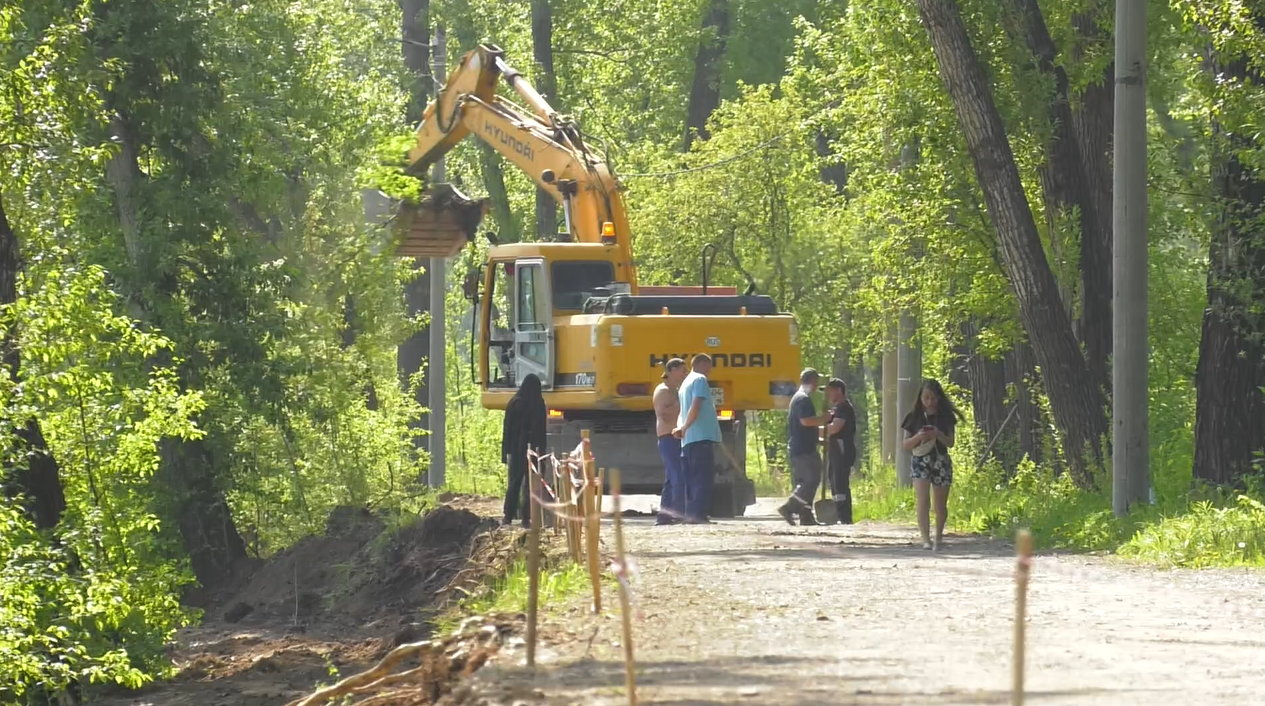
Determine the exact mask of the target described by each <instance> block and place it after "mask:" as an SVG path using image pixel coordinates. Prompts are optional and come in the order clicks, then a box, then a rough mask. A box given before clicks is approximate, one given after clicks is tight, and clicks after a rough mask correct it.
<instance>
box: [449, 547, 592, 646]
mask: <svg viewBox="0 0 1265 706" xmlns="http://www.w3.org/2000/svg"><path fill="white" fill-rule="evenodd" d="M542 560H543V557H542ZM542 563H549V564H553V565H551V566H542V567H541V570H540V610H541V612H542V613H544V612H547V611H548V610H549V609H550V608H551V607H555V606H560V605H563V604H565V603H566V602H567V601H568V600H570V599H571V598H572V597H573V596H576V595H579V594H581V593H587V592H589V591H591V590H592V589H591V587H590V585H589V572H588V569H587V568H586V567H585V566H584V565H583V564H577V563H574V562H572V561H571V560H570V559H566V558H564V559H560V560H559V561H557V562H556V563H554V562H544V561H542ZM603 579H605V575H603ZM527 585H528V576H527V560H526V559H525V558H520V559H519V560H517V561H515V562H514V564H513V565H511V566H510V570H509V571H508V572H507V573H506V574H504V575H503V576H498V577H496V578H494V579H492V580H491V581H490V582H489V584H488V586H487V590H485V591H482V592H480V593H477V594H475V595H471V596H468V597H466V598H463V599H461V600H460V601H458V604H457V607H456V608H455V609H454V610H452V611H451V612H450V613H449V614H448V615H446V616H444V617H443V618H441V619H440V620H439V621H437V626H438V627H439V629H440V630H441V631H450V630H452V629H454V628H456V627H457V626H458V625H459V624H460V623H461V620H462V619H463V618H465V617H466V616H470V615H484V614H487V613H524V612H526V611H527Z"/></svg>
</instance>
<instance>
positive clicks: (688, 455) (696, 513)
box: [681, 441, 716, 522]
mask: <svg viewBox="0 0 1265 706" xmlns="http://www.w3.org/2000/svg"><path fill="white" fill-rule="evenodd" d="M715 446H716V444H715V442H712V441H695V442H694V443H692V444H686V445H685V446H683V447H682V448H681V462H682V463H681V466H682V477H683V478H684V479H685V515H686V518H687V521H689V522H699V521H702V520H706V519H707V516H708V515H709V514H710V513H711V509H712V484H713V483H714V482H715V478H716V456H715V454H716V448H715Z"/></svg>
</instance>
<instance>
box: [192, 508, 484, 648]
mask: <svg viewBox="0 0 1265 706" xmlns="http://www.w3.org/2000/svg"><path fill="white" fill-rule="evenodd" d="M491 527H495V522H492V521H490V520H486V519H482V518H480V517H479V516H478V515H475V514H474V513H472V512H469V511H468V510H458V509H454V508H451V507H448V506H446V505H441V506H439V507H437V508H435V509H434V510H432V511H430V512H428V513H427V514H426V515H425V516H423V517H421V518H419V519H418V520H416V521H415V522H413V523H411V524H409V525H406V526H404V527H402V528H400V529H399V530H398V531H392V530H388V529H387V527H386V525H385V524H384V523H383V522H382V520H381V519H379V518H378V517H376V516H375V515H374V514H373V513H371V512H370V511H368V510H366V509H364V508H350V507H340V508H336V509H335V510H334V511H333V512H332V513H331V514H330V517H329V520H328V521H327V522H326V531H325V534H324V536H320V537H308V538H306V539H303V540H300V541H299V542H298V543H296V544H295V545H294V546H292V547H290V548H289V549H287V550H285V551H283V552H280V553H278V554H277V555H276V556H274V557H272V558H271V559H269V560H268V561H267V562H265V563H263V565H262V566H260V567H259V568H258V569H257V570H256V571H255V572H254V574H253V575H252V576H251V577H250V579H249V580H248V581H246V582H245V585H244V586H243V587H242V588H241V589H240V590H238V591H236V592H234V593H233V594H232V596H231V598H228V599H227V600H224V601H222V602H220V604H219V605H220V606H222V608H221V609H220V610H219V611H218V613H217V614H216V617H218V618H220V619H221V620H222V621H224V622H226V623H239V622H240V623H241V624H243V625H260V624H267V623H277V622H285V623H288V624H290V625H296V626H299V625H304V624H307V623H310V622H312V621H314V620H316V619H318V618H319V619H320V620H321V621H322V622H327V621H335V622H347V621H354V622H357V623H363V622H365V621H366V620H370V619H372V618H374V617H379V616H382V615H385V614H387V613H392V614H399V613H401V611H408V610H416V609H424V608H427V607H429V606H431V605H432V604H433V603H434V601H435V594H436V592H437V591H439V590H440V589H442V588H443V587H444V586H445V585H447V584H448V582H449V581H451V580H452V578H453V577H454V576H455V575H456V574H457V572H458V571H460V570H461V569H462V568H463V566H464V564H465V561H466V558H467V555H468V550H469V547H470V545H471V542H472V540H473V539H474V537H475V535H476V534H478V533H479V532H480V531H481V530H484V529H489V528H491ZM405 622H406V621H405Z"/></svg>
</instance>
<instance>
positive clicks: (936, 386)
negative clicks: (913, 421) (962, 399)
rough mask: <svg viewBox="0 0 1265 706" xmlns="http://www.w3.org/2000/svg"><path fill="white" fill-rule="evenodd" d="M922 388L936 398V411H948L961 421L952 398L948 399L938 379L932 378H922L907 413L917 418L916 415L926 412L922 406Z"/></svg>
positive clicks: (959, 413) (960, 414) (960, 415)
mask: <svg viewBox="0 0 1265 706" xmlns="http://www.w3.org/2000/svg"><path fill="white" fill-rule="evenodd" d="M923 390H931V394H933V395H935V396H936V399H937V400H938V402H937V404H936V411H937V412H948V413H949V414H952V415H953V416H955V417H957V418H958V421H959V422H960V421H962V413H961V412H959V411H958V408H957V407H956V406H954V404H953V400H951V399H949V396H948V395H946V394H944V387H943V386H941V385H940V381H939V380H935V379H932V378H927V379H926V380H923V381H922V385H920V386H919V387H918V394H916V395H914V406H913V409H911V410H909V413H910V414H911V415H913V416H914V418H917V417H918V415H921V414H926V412H927V410H925V409H923V408H922V391H923Z"/></svg>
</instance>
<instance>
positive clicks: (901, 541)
mask: <svg viewBox="0 0 1265 706" xmlns="http://www.w3.org/2000/svg"><path fill="white" fill-rule="evenodd" d="M774 506H775V501H771V500H761V502H760V503H759V504H758V505H757V506H755V507H753V508H750V509H751V510H753V511H754V512H753V513H752V516H749V517H746V518H741V519H737V520H721V521H718V522H717V523H716V524H714V525H710V526H690V527H654V526H652V525H651V521H650V520H648V519H645V520H643V519H631V520H629V521H627V522H626V528H627V535H626V536H627V543H628V546H629V549H630V550H631V551H632V552H633V553H634V556H635V557H636V561H637V565H638V568H639V570H640V576H639V579H638V583H637V585H636V587H635V601H636V604H635V608H636V610H637V611H638V612H639V613H641V616H640V618H639V620H638V621H637V622H636V623H635V625H634V631H635V637H634V644H635V647H636V654H637V662H638V671H637V680H638V696H639V701H640V703H642V704H672V705H674V706H713V705H719V704H753V705H755V704H799V705H803V706H813V705H817V704H823V705H824V704H866V705H869V704H994V703H1009V702H1010V678H1011V661H1012V660H1011V654H1012V652H1011V644H1012V642H1011V641H1012V629H1013V611H1014V581H1013V572H1014V557H1013V549H1012V547H1010V546H1009V545H1007V544H1005V543H1002V542H997V541H992V540H985V539H980V538H974V537H957V536H950V537H948V539H947V546H946V547H945V549H944V550H943V551H942V552H940V553H937V554H932V553H930V552H927V551H925V550H923V549H921V548H920V547H919V546H917V545H916V544H915V541H914V540H915V537H916V531H915V530H914V529H913V528H910V527H901V526H892V525H881V524H872V523H864V524H861V525H855V526H851V527H840V526H834V527H816V528H813V527H805V528H800V527H789V526H787V525H786V524H785V523H783V522H782V521H781V520H780V519H777V518H776V517H775V516H774V515H773V512H772V508H773V507H774ZM610 532H611V529H610V526H609V524H606V525H605V526H604V527H603V542H604V544H606V545H611V534H610ZM1263 576H1265V574H1262V573H1260V572H1255V571H1246V570H1242V571H1229V570H1226V571H1200V572H1194V571H1162V570H1156V569H1151V568H1145V567H1138V566H1132V565H1128V564H1124V563H1122V562H1120V561H1117V560H1113V559H1110V558H1100V557H1090V556H1081V555H1045V554H1043V555H1041V556H1039V557H1038V558H1037V559H1036V562H1035V565H1034V569H1033V577H1032V584H1031V589H1030V591H1029V622H1028V660H1027V670H1028V680H1027V689H1026V691H1027V703H1048V704H1113V705H1119V704H1146V705H1147V706H1168V705H1170V704H1173V705H1180V706H1194V705H1195V704H1199V705H1201V706H1202V705H1215V704H1250V703H1256V702H1259V701H1260V700H1261V697H1260V695H1259V694H1260V692H1261V691H1262V689H1263V688H1265V632H1263V629H1262V626H1265V592H1263V591H1262V577H1263ZM605 601H606V605H604V606H603V607H604V608H605V612H604V614H603V615H599V616H592V615H588V614H587V605H582V603H584V602H583V601H577V602H576V604H575V605H573V606H570V607H567V608H561V609H559V610H557V611H555V612H554V613H553V614H552V615H551V616H550V618H549V619H548V620H547V621H546V624H545V625H544V626H543V628H542V634H543V635H544V636H545V644H544V646H543V647H542V649H541V654H540V657H539V660H538V667H537V670H536V672H535V673H534V674H533V673H531V672H529V671H528V670H526V669H525V668H524V667H523V666H522V665H523V653H522V650H521V648H515V649H513V650H510V651H508V652H505V653H503V654H502V655H501V657H500V658H499V659H498V661H497V662H496V663H495V664H493V665H492V666H490V667H488V668H485V669H484V670H482V671H481V672H479V673H478V674H477V675H476V677H475V679H474V680H473V681H472V683H471V685H470V686H469V687H468V691H467V692H465V693H463V694H459V695H458V696H459V698H458V699H457V701H458V702H460V703H465V704H504V705H505V706H511V705H512V704H517V703H533V704H534V703H549V704H587V705H597V704H626V703H627V698H626V696H624V691H623V672H622V663H621V661H620V660H621V659H622V649H621V648H620V646H619V633H620V627H619V626H620V623H619V619H618V614H617V608H616V607H617V605H618V603H617V602H616V598H615V594H614V592H613V591H607V592H606V598H605Z"/></svg>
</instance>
